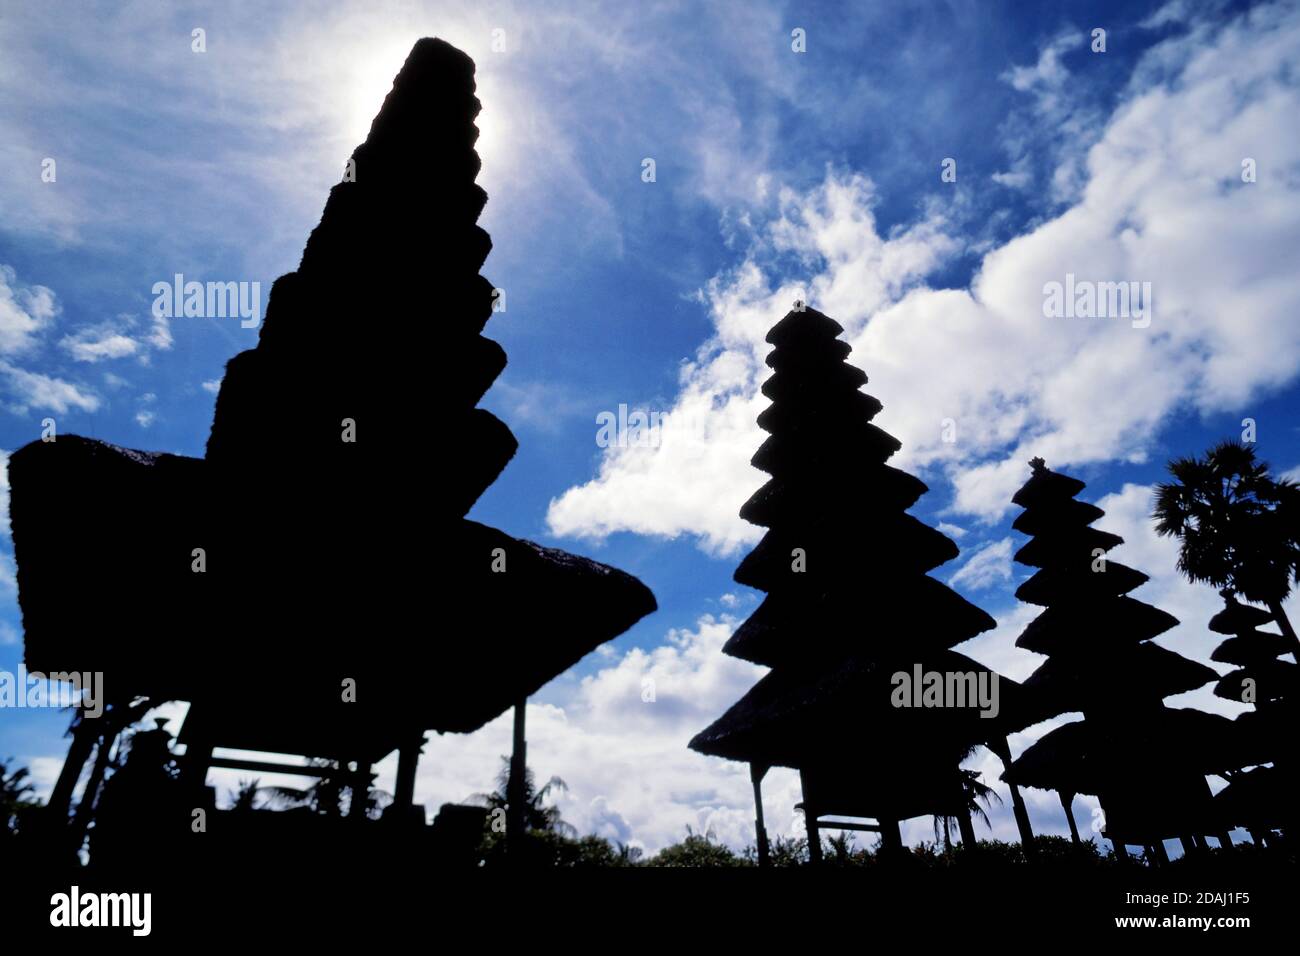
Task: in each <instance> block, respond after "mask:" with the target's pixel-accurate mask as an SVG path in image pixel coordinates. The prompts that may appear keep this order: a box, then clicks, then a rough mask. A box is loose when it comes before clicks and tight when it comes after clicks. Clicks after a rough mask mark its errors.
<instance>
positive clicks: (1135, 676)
mask: <svg viewBox="0 0 1300 956" xmlns="http://www.w3.org/2000/svg"><path fill="white" fill-rule="evenodd" d="M1030 466H1031V468H1032V470H1033V473H1032V475H1031V477H1030V478H1029V480H1028V481H1027V482H1026V483H1025V485H1024V486H1023V487H1022V488H1021V489H1020V490H1019V491H1018V492H1016V494H1015V496H1014V497H1013V498H1012V501H1013V502H1014V503H1015V504H1017V505H1020V506H1021V507H1022V508H1024V509H1025V510H1024V512H1023V513H1022V514H1020V515H1019V517H1017V518H1016V520H1015V522H1014V523H1013V525H1012V527H1013V528H1015V530H1017V531H1020V532H1022V533H1024V534H1027V535H1031V536H1032V537H1031V539H1030V540H1029V541H1028V542H1027V543H1026V544H1025V545H1024V546H1023V547H1022V548H1021V549H1020V550H1019V551H1018V552H1017V553H1016V556H1015V560H1016V561H1017V562H1019V563H1020V564H1024V565H1028V566H1029V567H1032V568H1035V569H1036V570H1035V572H1034V574H1033V575H1032V576H1031V577H1030V578H1029V579H1028V580H1027V581H1025V582H1024V583H1023V584H1022V585H1021V586H1020V587H1019V589H1017V591H1016V596H1017V597H1018V598H1019V599H1020V600H1022V601H1025V602H1028V603H1030V604H1038V605H1041V606H1043V607H1045V608H1046V610H1044V611H1043V612H1042V613H1041V614H1039V615H1038V617H1036V618H1035V619H1034V620H1033V621H1031V622H1030V623H1029V625H1028V626H1027V627H1026V628H1025V630H1024V632H1023V633H1022V634H1021V635H1020V637H1019V639H1018V640H1017V641H1016V646H1017V647H1021V648H1024V649H1025V650H1029V651H1034V652H1035V653H1038V654H1046V655H1047V658H1048V659H1047V660H1046V661H1045V662H1044V663H1043V664H1041V665H1040V666H1039V667H1038V669H1037V670H1035V671H1034V673H1033V674H1032V675H1030V676H1029V677H1028V678H1027V679H1026V680H1025V683H1024V687H1025V690H1026V691H1030V692H1032V693H1033V699H1034V700H1035V701H1036V702H1037V703H1039V704H1043V705H1045V708H1046V709H1045V710H1044V711H1043V712H1042V713H1041V714H1040V716H1041V717H1042V718H1046V717H1050V716H1056V715H1059V714H1065V713H1071V712H1080V713H1082V714H1083V715H1084V720H1082V721H1077V722H1073V723H1069V724H1065V725H1063V726H1061V727H1058V728H1057V729H1055V730H1053V731H1051V732H1049V733H1048V734H1046V735H1045V736H1043V737H1042V739H1040V740H1039V741H1038V742H1037V743H1035V744H1033V745H1032V746H1031V747H1029V748H1028V749H1026V751H1025V752H1024V753H1023V754H1021V756H1020V757H1019V758H1018V759H1017V760H1016V761H1015V762H1014V763H1013V764H1012V765H1011V768H1010V770H1009V771H1008V772H1007V773H1005V774H1004V775H1003V779H1004V780H1007V781H1011V782H1016V783H1019V784H1021V785H1027V786H1032V787H1040V788H1042V789H1047V790H1057V791H1058V792H1059V793H1060V795H1061V805H1062V807H1063V808H1064V809H1065V813H1066V818H1067V820H1068V821H1069V825H1070V834H1071V837H1072V838H1073V839H1074V840H1075V841H1076V842H1078V841H1079V831H1078V827H1077V826H1076V824H1075V821H1074V814H1073V812H1072V803H1073V799H1074V796H1075V795H1076V794H1079V793H1087V794H1094V795H1096V796H1097V797H1098V798H1099V799H1100V801H1101V805H1102V809H1103V811H1104V814H1105V828H1104V829H1103V830H1102V835H1103V836H1105V837H1107V838H1108V839H1110V840H1111V841H1112V842H1113V843H1114V845H1115V849H1116V852H1117V853H1120V854H1126V852H1127V851H1126V850H1125V844H1137V845H1141V846H1147V847H1151V848H1152V849H1153V850H1154V851H1155V852H1156V854H1157V856H1161V855H1163V853H1164V850H1163V845H1162V842H1161V841H1162V840H1163V839H1165V838H1167V837H1182V838H1183V839H1184V843H1185V845H1186V846H1187V847H1188V848H1189V849H1192V848H1194V847H1195V835H1196V834H1204V833H1206V832H1213V833H1218V832H1219V829H1220V828H1219V827H1218V826H1217V825H1215V817H1214V814H1213V813H1212V812H1211V808H1210V791H1209V786H1208V784H1207V783H1206V780H1205V773H1207V772H1215V771H1217V770H1218V769H1221V768H1222V766H1223V765H1224V761H1227V762H1230V760H1231V758H1230V757H1227V756H1225V753H1224V750H1225V738H1226V733H1227V730H1228V728H1229V726H1230V725H1229V722H1228V721H1227V720H1226V718H1223V717H1218V716H1216V715H1212V714H1206V713H1202V712H1200V711H1195V710H1188V709H1173V708H1169V707H1166V706H1165V704H1164V698H1166V697H1168V696H1171V695H1173V694H1180V693H1183V692H1185V691H1190V690H1195V689H1196V688H1198V687H1201V686H1203V685H1204V684H1206V683H1207V682H1209V681H1211V680H1214V679H1215V678H1216V677H1217V675H1216V674H1215V673H1214V671H1213V670H1211V669H1210V668H1208V667H1206V666H1204V665H1203V664H1199V663H1196V662H1195V661H1191V660H1188V659H1187V658H1185V657H1182V656H1181V655H1179V654H1176V653H1174V652H1173V651H1169V650H1166V649H1164V648H1162V647H1160V646H1159V645H1157V644H1154V643H1152V642H1151V638H1153V637H1156V636H1157V635H1159V634H1163V633H1164V632H1165V631H1167V630H1169V629H1170V628H1172V627H1174V626H1175V625H1177V624H1178V619H1177V618H1175V617H1174V616H1173V615H1171V614H1168V613H1166V612H1164V611H1161V610H1159V609H1158V608H1155V607H1152V606H1151V605H1149V604H1144V603H1143V602H1141V601H1138V600H1136V599H1135V598H1132V597H1129V596H1128V593H1129V592H1130V591H1132V590H1134V589H1135V588H1137V587H1139V586H1140V585H1142V584H1143V583H1145V582H1146V581H1147V580H1148V579H1147V576H1146V575H1145V574H1142V573H1141V572H1139V571H1135V570H1133V569H1132V568H1129V567H1126V566H1125V565H1123V564H1120V563H1118V562H1115V561H1109V560H1107V559H1105V557H1104V556H1105V554H1106V552H1108V551H1110V550H1111V549H1112V548H1114V547H1116V546H1117V545H1119V544H1122V543H1123V539H1122V538H1120V537H1119V536H1118V535H1114V534H1110V533H1108V532H1105V531H1100V530H1098V529H1096V528H1093V527H1090V526H1091V524H1092V523H1093V522H1094V521H1096V520H1097V519H1098V518H1101V517H1102V516H1103V514H1104V512H1103V511H1102V510H1101V509H1100V508H1098V507H1096V506H1095V505H1091V504H1088V503H1087V502H1084V501H1079V500H1077V498H1076V497H1075V496H1076V495H1078V494H1079V493H1080V492H1081V491H1083V489H1084V487H1085V486H1084V483H1083V482H1082V481H1079V480H1078V479H1076V478H1072V477H1070V476H1068V475H1064V474H1061V473H1059V472H1055V471H1051V470H1049V469H1048V468H1047V466H1046V464H1045V463H1044V462H1043V460H1042V459H1041V458H1035V459H1034V460H1033V461H1032V462H1030Z"/></svg>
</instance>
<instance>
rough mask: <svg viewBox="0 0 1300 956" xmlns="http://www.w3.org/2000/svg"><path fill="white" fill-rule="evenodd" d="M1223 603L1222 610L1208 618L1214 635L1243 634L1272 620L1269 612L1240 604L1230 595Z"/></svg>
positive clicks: (1281, 652) (1286, 649)
mask: <svg viewBox="0 0 1300 956" xmlns="http://www.w3.org/2000/svg"><path fill="white" fill-rule="evenodd" d="M1223 603H1224V605H1225V606H1224V608H1223V610H1221V611H1220V612H1219V613H1218V614H1216V615H1214V617H1212V618H1210V630H1212V631H1214V633H1216V634H1245V633H1248V632H1250V631H1253V630H1254V629H1255V628H1257V627H1261V626H1263V625H1265V624H1268V623H1269V622H1270V621H1272V620H1273V615H1272V613H1271V612H1269V611H1266V610H1264V609H1263V608H1262V607H1254V606H1252V605H1250V604H1242V603H1241V602H1240V601H1238V600H1237V599H1236V598H1235V597H1233V596H1232V595H1231V594H1228V595H1225V596H1224V599H1223ZM1289 650H1290V647H1287V648H1285V649H1284V650H1281V651H1278V653H1279V654H1285V653H1286V652H1287V651H1289Z"/></svg>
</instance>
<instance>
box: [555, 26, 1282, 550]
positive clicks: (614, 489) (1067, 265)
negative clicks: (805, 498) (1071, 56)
mask: <svg viewBox="0 0 1300 956" xmlns="http://www.w3.org/2000/svg"><path fill="white" fill-rule="evenodd" d="M1246 50H1249V55H1246V54H1245V51H1246ZM1297 65H1300V21H1297V20H1296V19H1295V18H1294V17H1289V16H1287V15H1286V12H1285V11H1284V10H1282V9H1281V8H1278V7H1261V8H1257V9H1255V10H1253V11H1251V12H1250V13H1248V14H1245V15H1243V16H1241V17H1239V18H1238V19H1236V20H1234V21H1232V22H1230V23H1228V24H1227V25H1224V26H1222V27H1221V28H1220V29H1218V30H1217V31H1216V32H1214V33H1212V34H1208V35H1205V34H1200V33H1197V34H1196V35H1195V36H1194V37H1189V36H1182V37H1174V38H1172V39H1169V40H1165V41H1162V42H1161V43H1160V44H1158V45H1157V46H1156V47H1154V48H1153V49H1152V50H1151V51H1150V52H1149V53H1148V54H1147V56H1146V58H1145V59H1144V60H1143V61H1141V62H1140V63H1139V64H1138V66H1137V67H1136V69H1135V74H1134V82H1133V86H1132V88H1131V89H1130V90H1129V92H1128V94H1127V96H1126V97H1125V98H1124V100H1123V102H1122V103H1121V104H1120V106H1119V107H1118V108H1117V109H1116V110H1115V111H1114V113H1113V115H1111V116H1110V118H1109V120H1108V121H1107V122H1105V123H1104V124H1102V125H1101V126H1100V127H1099V131H1098V135H1097V136H1095V137H1094V139H1095V142H1093V145H1091V147H1090V148H1088V149H1087V150H1086V153H1084V154H1083V155H1082V156H1081V157H1080V162H1082V164H1083V167H1082V168H1083V169H1085V171H1086V178H1085V182H1084V183H1083V184H1082V185H1081V188H1080V191H1079V197H1078V200H1077V201H1076V202H1075V203H1074V204H1073V205H1071V206H1069V208H1066V209H1065V210H1064V211H1062V212H1061V213H1060V214H1059V215H1057V216H1056V217H1054V218H1051V219H1049V220H1047V221H1044V222H1042V223H1041V224H1039V225H1037V226H1036V227H1034V228H1032V229H1031V230H1030V231H1028V232H1026V233H1025V234H1023V235H1020V236H1018V237H1016V238H1014V239H1012V240H1011V241H1009V242H1007V243H1005V244H1003V245H1001V246H999V247H997V248H994V249H992V250H991V251H989V252H988V253H987V254H986V255H984V257H983V259H982V261H981V263H980V265H979V268H978V269H977V270H976V271H975V274H974V277H973V280H972V281H971V283H970V285H969V287H967V288H948V289H943V288H932V287H929V286H927V285H923V284H922V280H923V279H924V278H925V277H927V276H929V275H931V274H933V272H934V270H935V269H936V267H938V266H940V265H942V264H944V263H945V262H947V261H950V259H951V257H952V256H953V255H954V254H955V253H956V252H958V251H960V250H961V248H962V247H961V243H960V241H959V240H958V239H956V238H954V236H952V235H951V234H950V233H951V230H950V229H949V227H948V225H947V223H946V221H945V219H944V218H943V216H942V214H941V213H938V212H936V211H935V209H936V206H935V204H933V203H931V204H928V205H926V206H924V207H923V213H922V217H921V219H920V220H919V221H918V222H917V223H915V224H914V225H912V226H910V227H909V228H906V229H897V228H896V229H894V230H890V231H889V232H888V234H886V235H881V233H880V230H879V229H878V228H877V226H876V222H875V220H874V217H873V214H872V207H873V202H874V200H875V189H874V186H873V185H872V184H871V183H870V182H869V181H868V180H866V179H865V178H864V177H862V176H859V175H855V174H852V173H847V172H842V171H835V170H832V171H830V172H828V174H827V177H826V179H825V181H824V182H823V183H822V185H821V186H819V187H818V188H816V189H814V190H812V191H811V192H809V193H805V194H795V193H791V192H789V191H786V192H784V193H783V194H782V195H781V199H780V203H779V210H778V212H777V214H776V215H775V216H774V217H773V218H772V219H770V220H769V221H768V222H767V223H766V224H765V225H764V226H763V227H762V228H761V229H760V232H759V237H758V239H757V241H756V242H755V244H754V246H753V248H751V250H750V252H749V254H748V255H747V257H746V259H745V261H744V262H742V263H741V264H740V265H738V266H737V267H736V268H735V269H733V270H731V271H729V272H727V273H725V274H723V275H720V276H719V277H718V278H717V279H715V280H714V282H712V283H711V284H710V285H709V286H708V288H707V289H706V290H704V293H703V297H704V299H705V301H706V302H707V303H708V305H709V307H710V311H711V314H712V318H713V322H714V334H713V336H712V337H711V338H710V339H709V340H708V341H707V342H705V343H704V345H702V346H701V347H700V349H699V350H698V352H697V353H696V355H695V356H694V357H693V358H692V359H691V360H690V361H687V362H685V363H683V366H682V368H681V370H680V390H679V393H678V395H677V397H676V399H675V401H674V404H673V407H672V408H671V409H670V411H669V412H668V414H667V416H666V424H665V427H664V430H663V441H662V444H661V446H660V447H658V448H626V449H624V448H611V449H607V450H606V452H605V454H604V457H603V458H602V460H601V462H600V465H599V472H598V474H597V475H596V477H595V478H594V479H593V480H591V481H589V482H587V483H586V484H583V485H580V486H577V487H574V488H571V489H569V490H568V491H567V492H565V493H564V494H563V495H561V496H559V497H558V498H557V499H555V500H554V501H553V502H552V503H551V507H550V510H549V513H548V522H549V525H550V528H551V530H552V532H554V533H556V534H560V535H567V536H578V537H592V538H599V537H602V536H604V535H607V534H610V533H611V532H614V531H620V530H626V531H634V532H637V533H641V534H654V535H662V536H668V537H671V536H675V535H678V534H682V533H690V534H696V535H698V536H699V543H700V546H701V547H702V548H703V549H704V550H705V551H706V552H708V553H711V554H728V555H729V554H734V553H735V552H737V551H738V550H739V549H740V548H741V547H742V546H744V545H747V544H751V543H752V542H754V541H755V540H756V539H757V537H758V535H759V533H760V532H759V529H756V528H753V527H750V526H748V525H746V524H745V523H744V522H742V521H740V519H739V518H738V517H737V516H736V511H737V508H738V505H739V503H740V502H741V501H743V500H744V497H746V496H747V495H748V493H749V492H750V491H752V490H753V489H755V488H757V487H758V485H759V484H761V482H762V481H763V476H762V475H761V474H760V473H758V472H757V471H755V470H754V469H752V468H751V467H750V466H749V465H748V458H749V457H750V456H751V455H752V454H753V452H754V450H755V449H757V447H758V445H759V443H760V441H761V440H762V435H761V433H760V432H759V430H758V429H757V426H756V425H755V424H754V419H755V417H756V416H757V414H758V413H759V412H760V411H762V410H763V408H765V407H766V405H767V401H766V400H765V399H764V398H763V396H762V395H761V394H760V393H759V392H758V386H759V384H760V383H761V382H762V380H763V378H764V377H765V375H766V372H767V370H766V368H765V367H764V366H763V364H762V358H763V355H764V354H765V352H766V348H767V347H766V346H765V345H764V344H763V341H762V340H763V335H764V334H765V333H766V331H767V329H768V328H769V327H770V326H771V325H772V324H773V323H774V322H775V321H776V320H777V319H778V318H779V317H780V316H781V315H782V314H784V312H785V311H787V310H788V308H789V307H790V305H791V303H792V302H793V301H794V300H795V299H796V298H801V297H806V298H807V300H808V301H809V302H811V303H812V304H813V305H814V306H816V307H818V308H820V309H822V310H823V311H825V312H826V313H828V314H829V315H831V316H832V317H834V318H835V319H837V320H838V321H839V322H840V323H841V324H842V325H844V326H845V329H846V335H845V338H846V339H847V340H848V341H849V343H850V344H851V345H852V346H853V354H852V355H851V356H850V361H853V362H855V363H857V364H859V365H860V366H861V367H862V368H863V369H865V370H866V372H867V373H868V374H869V375H870V376H871V379H872V381H871V384H870V385H868V386H867V391H869V392H871V393H872V394H874V395H876V396H877V397H878V398H880V399H881V400H882V401H883V402H884V404H885V410H884V412H882V414H881V415H880V416H879V418H878V419H877V422H878V423H879V424H880V425H881V426H882V427H884V428H886V429H887V430H888V431H890V432H892V433H893V434H895V435H897V436H898V437H899V438H900V439H901V440H902V441H903V443H904V449H903V453H902V454H900V455H899V456H898V457H897V459H896V462H895V463H896V464H900V465H902V466H904V467H908V466H911V467H914V468H918V469H922V470H924V469H927V468H939V469H940V470H942V471H943V472H944V473H945V474H947V476H948V477H949V479H950V480H951V482H952V484H953V487H954V490H955V501H954V504H953V512H954V513H957V514H965V515H970V516H974V517H976V518H978V519H982V520H985V521H990V522H991V521H994V520H997V519H998V518H999V517H1001V516H1002V515H1003V514H1004V513H1005V512H1006V510H1007V509H1008V508H1009V507H1010V496H1011V494H1012V493H1013V492H1014V490H1015V488H1016V487H1018V486H1019V484H1020V483H1021V482H1022V481H1023V480H1024V472H1025V466H1024V462H1025V461H1026V460H1027V459H1028V458H1030V457H1032V456H1034V455H1042V456H1043V457H1045V458H1046V459H1047V461H1048V462H1049V464H1051V465H1052V466H1053V467H1064V466H1080V465H1087V464H1091V463H1103V462H1124V461H1129V462H1138V461H1142V460H1144V458H1145V456H1146V454H1147V451H1146V450H1147V448H1148V446H1149V444H1150V442H1151V440H1152V439H1153V437H1154V436H1155V435H1156V434H1157V433H1158V432H1159V430H1160V429H1161V427H1162V426H1163V425H1164V424H1165V423H1166V422H1167V421H1168V420H1169V419H1170V418H1171V416H1173V415H1174V414H1175V413H1177V412H1179V411H1184V410H1189V409H1190V410H1192V411H1195V412H1200V413H1209V412H1216V411H1224V410H1235V409H1241V408H1243V407H1246V406H1248V404H1249V403H1250V402H1251V401H1252V400H1254V399H1256V398H1257V397H1259V396H1261V395H1263V394H1265V393H1267V392H1269V391H1270V390H1274V389H1277V388H1279V387H1281V386H1283V385H1285V384H1287V383H1288V382H1290V381H1292V380H1293V379H1294V377H1295V375H1296V372H1297V370H1298V368H1300V324H1297V323H1296V322H1295V321H1294V320H1293V317H1294V315H1295V314H1296V313H1297V311H1300V273H1297V272H1296V270H1295V269H1294V268H1293V263H1291V261H1290V258H1289V257H1290V250H1291V249H1293V248H1295V246H1296V244H1297V240H1300V176H1298V175H1297V172H1298V171H1300V141H1298V140H1297V139H1296V138H1295V137H1293V136H1291V135H1290V134H1289V132H1288V130H1289V124H1290V118H1291V117H1294V116H1295V115H1300V80H1297V77H1300V70H1297V69H1296V67H1297ZM1058 66H1059V64H1056V62H1055V61H1053V60H1052V59H1051V58H1050V57H1049V58H1048V60H1046V61H1044V60H1042V59H1040V61H1039V64H1038V65H1037V66H1036V67H1035V68H1034V77H1035V78H1031V77H1029V76H1028V75H1025V76H1024V78H1023V81H1022V82H1023V84H1029V85H1033V84H1035V83H1043V82H1049V81H1051V82H1055V78H1056V77H1057V76H1058ZM1243 157H1254V158H1256V159H1257V160H1259V161H1260V163H1261V164H1262V165H1261V166H1260V167H1259V168H1260V169H1261V171H1262V172H1261V175H1260V176H1259V178H1258V181H1257V182H1254V183H1247V182H1243V181H1242V179H1241V176H1240V172H1241V162H1242V159H1243ZM1067 274H1073V275H1074V276H1077V277H1078V278H1080V279H1085V280H1090V281H1141V282H1150V283H1151V286H1152V290H1153V299H1154V311H1153V318H1152V321H1151V324H1150V326H1149V327H1147V328H1135V327H1134V326H1133V323H1132V322H1130V321H1128V320H1122V319H1121V320H1116V319H1064V318H1049V317H1047V316H1045V315H1044V291H1043V290H1044V286H1045V284H1047V283H1049V282H1053V281H1055V282H1064V281H1066V276H1067ZM945 419H952V420H953V421H954V422H955V423H956V439H957V440H956V441H955V442H945V441H943V440H942V438H943V430H942V425H941V423H942V422H943V421H944V420H945ZM629 502H635V503H636V506H635V507H632V506H630V505H629Z"/></svg>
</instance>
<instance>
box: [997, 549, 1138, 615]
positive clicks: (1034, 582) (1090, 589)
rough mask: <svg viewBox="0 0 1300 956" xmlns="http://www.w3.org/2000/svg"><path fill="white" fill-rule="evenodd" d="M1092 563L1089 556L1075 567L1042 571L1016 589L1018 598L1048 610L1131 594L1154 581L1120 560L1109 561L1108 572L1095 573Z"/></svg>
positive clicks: (1051, 568)
mask: <svg viewBox="0 0 1300 956" xmlns="http://www.w3.org/2000/svg"><path fill="white" fill-rule="evenodd" d="M1092 563H1093V558H1092V556H1091V555H1089V556H1088V557H1087V558H1086V559H1085V560H1082V561H1080V562H1078V563H1076V564H1075V565H1073V566H1056V567H1050V568H1039V569H1038V570H1037V571H1035V572H1034V573H1033V574H1032V575H1031V576H1030V577H1029V579H1028V580H1026V581H1025V582H1024V583H1023V584H1021V585H1020V587H1018V588H1016V597H1017V598H1019V599H1020V600H1021V601H1024V602H1026V603H1027V604H1038V605H1041V606H1042V607H1048V606H1050V605H1053V604H1057V603H1062V602H1068V601H1071V600H1075V599H1079V598H1082V599H1084V600H1093V599H1095V598H1096V597H1101V596H1110V595H1117V594H1127V593H1128V592H1129V591H1132V590H1134V589H1135V588H1139V587H1141V586H1142V585H1143V584H1146V582H1147V581H1149V580H1150V578H1148V577H1147V576H1146V575H1145V574H1143V573H1142V572H1141V571H1135V570H1133V569H1132V568H1130V567H1127V566H1126V565H1123V564H1120V563H1119V562H1118V561H1107V562H1106V570H1105V571H1093V570H1092Z"/></svg>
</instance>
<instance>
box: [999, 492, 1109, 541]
mask: <svg viewBox="0 0 1300 956" xmlns="http://www.w3.org/2000/svg"><path fill="white" fill-rule="evenodd" d="M1105 514H1106V512H1104V511H1102V510H1101V509H1100V508H1098V507H1097V506H1096V505H1091V504H1088V502H1086V501H1079V500H1078V499H1076V498H1067V499H1065V500H1063V501H1060V502H1057V503H1055V504H1052V505H1045V506H1042V507H1038V508H1032V509H1030V510H1028V511H1022V512H1021V513H1020V515H1019V516H1018V517H1017V518H1016V520H1015V521H1013V522H1011V527H1012V528H1014V529H1015V530H1017V531H1019V532H1021V533H1022V534H1028V535H1038V534H1043V533H1044V532H1053V531H1061V530H1064V529H1070V528H1083V527H1086V526H1087V525H1090V524H1092V523H1093V522H1094V521H1096V520H1097V519H1098V518H1101V517H1102V516H1104V515H1105Z"/></svg>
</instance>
